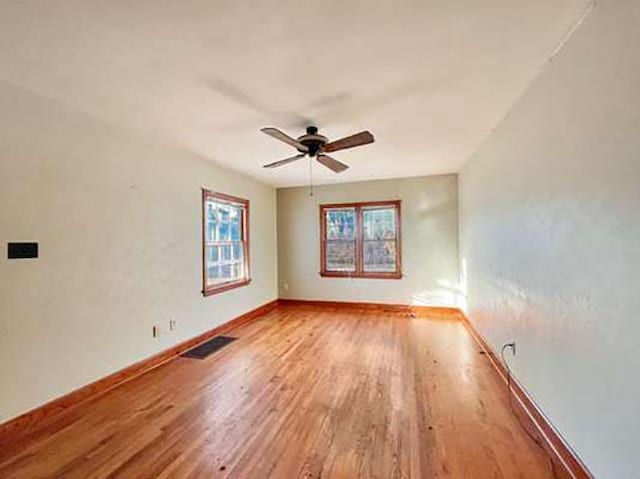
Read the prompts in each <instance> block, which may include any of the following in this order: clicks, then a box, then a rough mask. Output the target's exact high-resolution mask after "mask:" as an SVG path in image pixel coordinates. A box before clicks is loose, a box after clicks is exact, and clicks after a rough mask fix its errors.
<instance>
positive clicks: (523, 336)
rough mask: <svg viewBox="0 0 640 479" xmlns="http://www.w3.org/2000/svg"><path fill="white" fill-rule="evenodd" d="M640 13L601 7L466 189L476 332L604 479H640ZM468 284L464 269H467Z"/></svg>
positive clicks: (470, 175) (479, 160)
mask: <svg viewBox="0 0 640 479" xmlns="http://www.w3.org/2000/svg"><path fill="white" fill-rule="evenodd" d="M638 25H640V3H639V2H637V1H636V0H623V1H618V2H613V1H611V2H609V1H603V2H598V3H597V4H596V6H595V8H594V9H593V11H592V13H591V15H590V16H589V17H588V18H587V19H586V21H585V22H584V23H583V25H582V26H581V27H580V28H579V29H578V30H577V31H576V32H575V35H574V36H573V38H572V39H571V40H570V41H569V43H568V44H567V46H566V47H565V49H564V50H563V51H562V52H561V53H560V54H559V56H557V57H556V58H555V60H554V61H553V62H552V63H551V64H549V65H548V66H547V68H546V69H545V70H544V72H543V73H542V75H541V76H540V77H539V78H538V80H537V81H536V82H535V83H534V84H533V86H532V87H531V88H530V89H529V91H528V92H527V93H526V94H525V96H524V97H523V98H522V100H521V101H520V102H519V103H518V104H517V105H516V106H515V108H514V109H513V111H512V113H511V114H510V115H509V117H508V118H507V119H506V121H504V122H503V124H502V125H501V126H500V127H499V128H498V129H497V130H496V131H495V133H494V134H493V135H492V136H491V137H490V138H489V139H488V140H487V141H486V143H485V144H484V146H483V147H482V148H481V149H480V151H479V152H478V153H477V154H476V155H475V156H474V157H473V158H472V159H471V160H470V161H469V163H468V164H467V165H466V166H465V168H464V170H463V172H462V174H461V176H460V224H461V236H460V239H461V258H462V261H463V264H464V263H466V271H467V282H468V311H469V313H470V318H471V321H472V322H473V323H474V324H475V325H476V326H477V327H478V328H479V329H480V331H481V332H482V333H483V334H484V335H485V336H486V337H487V339H488V340H489V341H490V343H491V344H492V345H493V347H494V348H496V349H497V348H499V346H500V345H501V344H502V343H504V342H506V341H509V340H511V339H515V340H516V341H517V356H515V357H514V358H512V359H510V361H511V363H512V365H513V369H514V371H515V374H516V375H517V377H518V378H519V379H520V380H521V381H522V383H523V384H524V386H525V388H526V389H527V390H528V391H529V392H530V393H531V395H532V396H533V398H534V399H535V401H536V402H537V403H538V404H539V406H540V407H541V408H542V410H543V411H544V412H545V414H547V415H548V417H549V419H550V420H551V422H552V423H553V424H555V425H556V427H557V428H558V429H559V430H560V432H561V433H562V434H563V435H564V437H565V438H566V439H567V440H568V442H569V444H571V446H573V447H574V448H575V450H576V452H577V453H578V455H579V456H580V457H582V459H583V460H584V461H585V462H586V464H587V466H588V467H589V468H590V469H591V470H592V472H593V473H594V474H595V476H596V477H598V478H602V479H619V478H629V479H631V478H640V472H638V471H640V455H638V450H639V449H638V448H639V445H640V413H639V412H638V411H639V406H638V405H639V404H640V386H639V385H638V372H639V371H640V355H639V354H638V352H639V351H640V321H639V320H638V314H639V311H640V276H639V274H640V54H639V53H638V47H640V28H638ZM462 270H463V271H464V268H462Z"/></svg>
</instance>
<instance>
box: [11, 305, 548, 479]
mask: <svg viewBox="0 0 640 479" xmlns="http://www.w3.org/2000/svg"><path fill="white" fill-rule="evenodd" d="M227 334H229V335H233V336H237V337H239V339H238V341H235V342H234V343H231V344H229V345H228V346H226V347H225V348H223V349H221V350H219V351H218V352H216V353H215V354H213V355H211V356H209V357H208V358H206V359H204V360H197V359H189V358H177V359H175V360H174V361H171V362H170V363H167V364H165V365H163V366H161V367H159V368H157V369H154V370H152V371H150V372H148V373H146V374H144V375H142V376H140V377H138V378H136V379H133V380H131V381H129V382H127V383H125V384H123V385H122V386H120V387H118V388H115V389H113V390H111V391H109V392H108V393H106V394H104V395H102V396H100V397H97V398H95V399H94V400H91V401H89V402H86V403H83V404H81V405H80V406H78V407H76V408H74V409H72V410H70V411H68V412H66V413H65V414H64V415H63V416H61V417H59V418H58V419H56V420H55V421H52V422H51V423H49V424H47V425H46V426H45V427H44V428H42V429H41V430H39V431H36V432H35V433H34V434H33V435H31V436H30V437H29V438H27V440H25V441H22V442H21V443H19V444H13V445H10V446H9V447H7V448H5V449H4V450H2V451H0V477H3V478H15V479H22V478H25V479H27V478H28V479H35V478H49V477H65V478H83V479H85V478H106V477H113V478H146V477H149V478H287V479H288V478H307V479H311V478H338V479H339V478H348V479H353V478H380V479H388V478H398V479H403V478H433V479H438V478H455V479H464V478H472V479H485V478H486V479H489V478H491V479H495V478H505V479H506V478H508V479H513V478H526V479H536V478H550V477H552V474H551V471H550V468H549V463H548V460H547V458H546V456H545V455H544V454H543V453H542V452H541V450H540V449H539V448H538V446H537V445H535V443H534V442H533V441H532V440H531V439H530V438H529V437H528V436H527V434H526V433H525V431H524V430H523V429H522V427H521V426H520V424H519V423H518V422H517V420H516V419H515V417H514V416H513V415H512V414H511V412H510V409H509V404H508V399H507V398H508V397H507V394H506V391H505V388H504V385H503V383H502V382H501V381H500V380H499V379H498V377H497V375H496V374H495V372H494V371H493V370H492V368H491V366H490V364H489V362H488V361H487V359H486V358H485V357H484V356H483V355H481V354H479V351H478V347H477V345H476V343H475V342H474V341H473V339H472V338H471V337H470V336H469V334H468V333H467V331H466V329H465V328H464V326H463V324H462V323H461V322H459V321H455V320H453V319H442V318H437V319H430V318H412V317H408V316H406V315H405V316H403V315H401V314H396V313H392V312H390V313H381V312H376V311H366V310H362V311H359V310H357V309H352V310H347V311H340V310H339V309H336V308H327V307H319V306H308V305H303V306H300V305H295V306H294V305H287V306H281V307H279V308H278V309H276V310H274V311H272V312H270V313H268V314H266V315H265V316H264V317H263V318H262V319H260V320H258V321H256V322H253V323H250V324H246V325H243V326H240V327H238V328H236V329H235V330H233V331H231V332H230V333H227Z"/></svg>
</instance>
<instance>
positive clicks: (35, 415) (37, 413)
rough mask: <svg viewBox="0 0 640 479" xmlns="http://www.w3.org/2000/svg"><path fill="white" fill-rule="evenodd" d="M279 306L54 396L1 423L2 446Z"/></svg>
mask: <svg viewBox="0 0 640 479" xmlns="http://www.w3.org/2000/svg"><path fill="white" fill-rule="evenodd" d="M276 307H278V300H277V299H276V300H273V301H270V302H268V303H266V304H263V305H262V306H259V307H258V308H256V309H253V310H251V311H249V312H247V313H245V314H243V315H241V316H238V317H237V318H234V319H232V320H230V321H228V322H226V323H224V324H221V325H220V326H217V327H215V328H213V329H211V330H209V331H207V332H205V333H202V334H200V335H198V336H196V337H194V338H191V339H189V340H187V341H184V342H182V343H180V344H177V345H175V346H173V347H171V348H169V349H166V350H164V351H161V352H160V353H158V354H155V355H153V356H151V357H149V358H146V359H143V360H141V361H138V362H137V363H134V364H132V365H131V366H128V367H126V368H124V369H121V370H120V371H117V372H115V373H113V374H111V375H109V376H106V377H104V378H102V379H98V380H97V381H95V382H93V383H90V384H87V385H86V386H83V387H81V388H79V389H76V390H75V391H72V392H70V393H68V394H65V395H64V396H61V397H59V398H57V399H54V400H53V401H50V402H48V403H46V404H44V405H42V406H39V407H37V408H35V409H33V410H31V411H28V412H26V413H24V414H22V415H20V416H17V417H15V418H13V419H10V420H9V421H7V422H5V423H3V424H0V447H1V446H2V445H3V444H8V443H9V442H14V441H17V440H20V439H23V438H25V437H26V436H28V435H29V434H30V433H31V432H33V431H35V430H36V429H37V428H40V427H41V426H42V425H43V424H45V423H47V422H49V421H51V420H52V419H54V418H55V417H57V416H58V415H60V414H62V413H63V412H65V411H67V410H69V409H71V408H73V407H75V406H77V405H79V404H81V403H83V402H85V401H88V400H89V399H92V398H94V397H96V396H98V395H100V394H103V393H105V392H107V391H109V390H110V389H113V388H115V387H117V386H120V385H121V384H123V383H125V382H127V381H130V380H131V379H133V378H135V377H138V376H140V375H141V374H144V373H146V372H147V371H150V370H151V369H154V368H156V367H158V366H160V365H162V364H164V363H166V362H168V361H171V360H172V359H174V358H176V357H177V356H179V355H180V354H182V353H183V352H185V351H187V350H188V349H191V348H193V347H194V346H197V345H198V344H200V343H203V342H204V341H207V340H209V339H211V338H212V337H214V336H217V335H219V334H221V333H223V332H226V331H229V330H231V329H233V328H237V327H238V326H241V325H243V324H246V323H249V322H251V321H253V320H255V319H257V318H258V317H260V316H262V315H264V314H266V313H268V312H269V311H271V310H273V309H275V308H276Z"/></svg>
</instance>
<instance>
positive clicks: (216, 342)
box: [182, 336, 238, 359]
mask: <svg viewBox="0 0 640 479" xmlns="http://www.w3.org/2000/svg"><path fill="white" fill-rule="evenodd" d="M236 339H238V338H232V337H231V336H216V337H215V338H213V339H210V340H209V341H207V342H206V343H202V344H200V345H199V346H196V347H195V348H193V349H190V350H189V351H187V352H186V353H183V354H182V357H185V358H193V359H204V358H206V357H207V356H209V355H210V354H213V353H215V352H216V351H217V350H218V349H221V348H223V347H225V346H226V345H227V344H229V343H232V342H233V341H235V340H236Z"/></svg>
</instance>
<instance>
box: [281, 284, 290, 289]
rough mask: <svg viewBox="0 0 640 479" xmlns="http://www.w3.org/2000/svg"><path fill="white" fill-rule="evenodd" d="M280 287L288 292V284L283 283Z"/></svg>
mask: <svg viewBox="0 0 640 479" xmlns="http://www.w3.org/2000/svg"><path fill="white" fill-rule="evenodd" d="M282 287H283V288H284V290H285V291H289V283H284V284H283V285H282Z"/></svg>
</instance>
